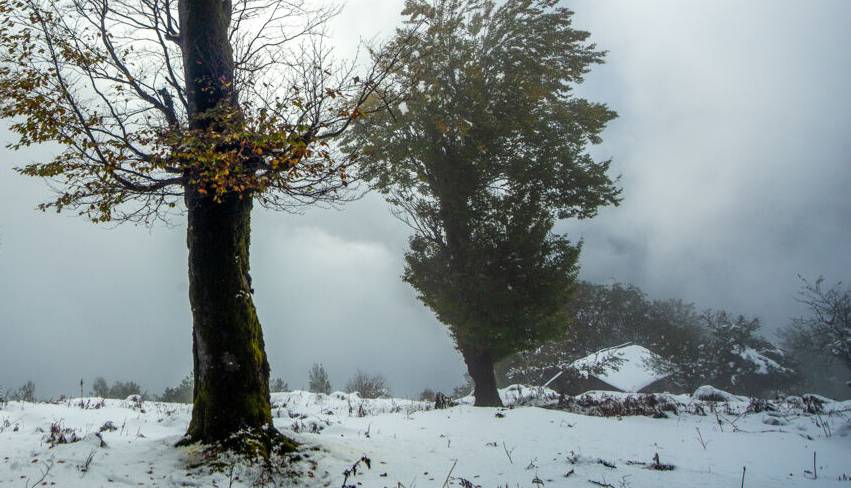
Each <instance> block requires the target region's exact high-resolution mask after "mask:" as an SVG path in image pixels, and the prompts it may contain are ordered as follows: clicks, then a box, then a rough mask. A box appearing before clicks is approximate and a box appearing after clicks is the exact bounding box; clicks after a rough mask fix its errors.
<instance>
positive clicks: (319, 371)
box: [307, 363, 331, 395]
mask: <svg viewBox="0 0 851 488" xmlns="http://www.w3.org/2000/svg"><path fill="white" fill-rule="evenodd" d="M307 383H308V390H310V392H311V393H324V394H326V395H328V394H330V393H331V381H330V380H329V379H328V372H326V371H325V366H323V365H322V364H319V363H313V367H311V368H310V373H309V374H308V377H307Z"/></svg>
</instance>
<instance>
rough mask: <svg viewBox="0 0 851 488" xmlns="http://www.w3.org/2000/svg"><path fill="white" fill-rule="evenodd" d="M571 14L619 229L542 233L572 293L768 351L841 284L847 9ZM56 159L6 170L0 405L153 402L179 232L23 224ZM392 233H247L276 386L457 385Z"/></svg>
mask: <svg viewBox="0 0 851 488" xmlns="http://www.w3.org/2000/svg"><path fill="white" fill-rule="evenodd" d="M569 6H570V7H571V8H572V9H574V10H575V11H576V24H577V25H578V26H579V27H581V28H584V29H587V30H589V31H591V33H592V39H593V40H594V41H595V42H596V43H597V44H598V45H599V47H601V48H602V49H606V50H608V51H609V55H608V58H607V64H605V65H603V66H598V67H597V68H595V69H594V71H593V72H592V73H591V74H590V75H589V76H588V78H587V80H586V83H585V85H583V86H582V87H581V88H580V89H579V93H580V94H582V95H583V96H586V97H589V98H592V99H594V100H596V101H604V102H606V103H608V104H610V105H611V106H612V108H614V109H615V110H617V111H618V112H619V114H620V117H619V118H618V119H617V120H616V121H614V122H613V123H612V124H611V125H610V127H609V129H608V130H607V131H606V132H605V134H604V139H605V142H604V143H603V144H602V145H600V146H597V147H594V148H593V150H592V151H593V154H594V155H595V156H597V157H599V158H612V159H613V161H614V163H613V171H614V172H615V173H616V174H620V175H621V180H620V182H621V185H622V186H623V188H624V192H623V196H624V201H623V204H622V205H621V206H620V207H618V208H609V209H604V210H603V211H602V212H601V213H600V215H599V216H598V217H597V218H595V219H592V220H588V221H583V222H561V223H560V224H559V226H558V229H559V231H563V232H567V233H568V234H569V235H570V236H571V237H572V238H575V239H580V238H581V239H583V241H584V247H583V252H582V256H581V258H580V263H581V266H582V273H581V276H582V278H583V279H586V280H590V281H594V282H602V283H606V282H611V281H619V282H630V283H634V284H636V285H638V286H640V287H641V288H642V289H644V290H645V291H646V292H648V293H649V294H650V295H651V296H654V297H659V298H667V297H678V298H682V299H684V300H687V301H693V302H695V303H697V305H698V306H699V307H701V308H702V307H713V308H724V309H727V310H730V311H732V312H736V313H744V314H749V315H758V316H760V317H762V318H763V319H764V322H765V326H766V329H767V332H768V333H771V332H772V331H774V330H776V329H777V328H778V327H781V326H783V325H784V324H785V323H786V322H787V320H788V319H789V317H791V316H793V315H796V314H799V313H801V311H802V310H801V307H800V305H799V304H798V303H796V302H795V294H796V291H797V290H798V288H799V282H798V280H797V277H796V275H797V274H799V273H800V274H803V275H805V276H807V277H815V276H817V275H820V274H822V275H824V276H825V277H826V278H827V280H828V281H831V282H832V281H839V280H844V281H847V280H848V279H849V278H851V253H849V252H848V247H849V246H848V243H849V242H851V226H849V222H851V203H849V199H848V188H849V187H851V138H849V136H848V128H849V127H851V96H849V95H848V91H847V87H848V86H851V55H849V53H848V50H847V47H848V46H849V45H851V30H849V29H848V28H847V27H848V25H850V24H851V4H849V3H847V2H844V1H842V0H837V1H827V0H820V1H817V2H792V1H775V0H762V1H749V2H733V1H716V2H682V1H667V2H661V1H660V2H635V1H632V0H622V1H608V2H599V1H592V0H583V1H577V2H573V3H570V4H569ZM400 10H401V2H399V1H389V0H382V1H373V0H369V1H366V0H350V1H349V3H348V4H347V5H346V7H345V9H344V11H343V13H342V14H341V16H340V17H339V18H337V19H336V20H335V21H334V24H333V25H332V28H331V32H332V34H333V38H334V40H335V42H336V43H337V44H339V45H340V46H341V51H342V52H344V53H349V52H351V47H352V46H353V45H354V44H356V43H357V40H358V39H359V38H361V37H367V38H371V37H373V36H375V35H387V34H389V33H390V32H391V30H392V28H393V27H394V26H395V25H396V24H397V23H398V21H399V20H400V17H399V16H398V12H399V11H400ZM376 19H380V20H379V21H377V22H376ZM0 138H2V140H3V142H4V143H5V142H8V141H9V140H10V136H9V134H8V133H7V132H5V131H3V132H2V134H0ZM55 149H56V148H50V147H41V148H36V149H33V150H31V151H29V152H26V153H13V152H10V151H7V150H3V152H2V160H3V162H2V164H0V195H2V205H0V385H2V386H3V387H16V386H18V385H20V384H21V383H23V382H25V381H27V380H33V381H35V382H36V385H37V392H36V394H37V395H38V396H40V397H46V396H51V395H57V394H59V393H66V394H71V393H73V392H74V391H77V389H78V388H79V381H80V378H85V380H86V382H87V383H88V384H90V383H91V380H92V379H93V378H94V377H95V376H99V375H100V376H105V377H106V378H107V379H109V380H116V379H132V380H134V381H137V382H138V383H140V384H141V385H142V386H143V387H144V388H146V389H148V390H149V391H151V392H153V393H159V392H160V391H162V389H163V388H164V387H165V386H168V385H173V384H175V383H177V382H178V381H179V380H180V378H182V377H183V376H185V375H186V374H187V373H188V372H189V370H190V368H191V363H192V361H191V335H190V333H191V321H190V314H189V305H188V299H187V278H186V259H187V250H186V245H185V235H184V234H185V227H184V224H183V222H182V221H181V220H180V219H179V218H176V219H175V220H174V225H173V226H171V227H167V226H163V225H159V226H155V227H154V228H152V229H148V228H145V227H134V226H132V225H126V226H119V227H115V228H113V227H108V226H98V225H93V224H90V223H88V222H86V221H83V220H82V219H79V218H76V217H74V216H73V214H68V215H65V214H62V215H56V214H54V213H41V212H38V211H35V210H33V207H34V206H35V205H36V204H37V203H38V202H40V201H42V200H44V199H46V198H48V197H49V189H48V188H47V186H46V185H45V184H44V183H43V182H40V181H37V180H33V179H28V178H25V177H22V176H18V175H16V174H14V172H13V171H12V169H11V168H12V166H13V165H16V164H21V163H24V162H26V161H29V160H32V159H35V158H45V157H47V156H48V155H50V154H52V153H53V152H54V151H55ZM408 232H409V231H408V229H407V228H406V227H405V226H404V225H403V224H401V223H400V222H398V221H397V220H395V219H394V218H393V216H392V215H391V214H390V211H389V209H388V208H387V206H386V205H385V204H384V202H383V201H382V200H381V198H380V197H378V196H376V195H368V196H367V197H365V198H363V199H361V200H359V201H356V202H354V203H351V204H349V205H348V206H346V207H345V208H344V209H342V210H329V209H311V210H309V211H307V212H305V213H304V214H301V215H293V214H286V213H272V212H267V211H263V210H258V211H256V212H255V215H254V222H253V235H252V276H253V278H254V288H255V290H256V295H255V301H256V305H257V308H258V311H259V315H260V319H261V321H262V323H263V325H264V332H265V339H266V346H267V352H268V354H269V361H270V364H271V367H272V375H273V376H280V377H283V378H284V379H285V380H286V381H288V382H289V385H290V387H293V388H299V387H304V386H305V385H306V380H307V370H308V368H309V367H310V365H311V364H312V363H313V362H322V363H324V364H325V366H326V368H327V369H328V372H329V375H330V377H331V382H332V385H333V386H334V387H335V388H342V387H343V385H344V383H345V381H346V379H347V378H348V377H349V376H350V375H351V374H352V373H353V372H354V370H355V369H357V368H360V369H363V370H365V371H367V372H372V373H382V374H384V375H385V376H386V377H387V378H388V380H389V382H390V384H391V386H392V387H393V392H394V393H395V394H397V395H405V394H415V393H416V392H418V391H420V390H422V389H423V388H425V387H431V388H434V389H442V390H444V391H446V390H450V389H451V388H452V387H453V386H455V385H457V384H459V383H461V382H462V380H463V378H462V376H463V370H464V369H463V363H462V361H461V358H460V355H459V354H458V353H457V352H456V351H455V350H454V347H453V344H452V341H451V339H450V338H449V336H448V334H447V332H446V330H445V328H444V327H443V326H442V325H441V324H440V323H438V322H437V321H436V319H435V318H434V317H433V315H432V314H431V312H430V311H429V310H428V309H426V308H425V307H424V306H422V305H421V304H420V303H419V302H418V301H417V299H416V295H415V292H414V291H413V290H412V289H411V288H410V287H409V286H407V285H405V284H404V283H402V281H401V279H400V275H401V273H402V254H403V253H404V251H405V248H406V245H407V236H408ZM87 388H88V387H87Z"/></svg>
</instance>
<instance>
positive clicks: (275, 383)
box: [269, 378, 290, 393]
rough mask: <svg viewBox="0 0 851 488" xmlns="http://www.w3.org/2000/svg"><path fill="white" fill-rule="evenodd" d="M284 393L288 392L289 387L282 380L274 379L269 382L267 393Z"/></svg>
mask: <svg viewBox="0 0 851 488" xmlns="http://www.w3.org/2000/svg"><path fill="white" fill-rule="evenodd" d="M285 391H290V385H289V383H287V382H286V381H284V379H283V378H275V379H274V380H272V381H271V382H269V392H271V393H281V392H285Z"/></svg>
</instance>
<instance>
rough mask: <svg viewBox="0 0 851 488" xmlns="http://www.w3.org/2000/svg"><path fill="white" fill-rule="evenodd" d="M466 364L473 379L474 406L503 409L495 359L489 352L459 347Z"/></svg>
mask: <svg viewBox="0 0 851 488" xmlns="http://www.w3.org/2000/svg"><path fill="white" fill-rule="evenodd" d="M459 348H460V349H461V355H462V356H463V357H464V362H465V363H467V372H469V373H470V377H471V378H473V384H474V388H473V396H474V397H475V398H476V401H475V403H474V404H473V406H476V407H501V406H503V405H502V400H501V399H500V398H499V391H497V388H496V376H495V375H494V367H493V359H492V358H491V355H490V353H489V352H487V351H484V350H481V349H477V348H475V347H470V346H464V345H459Z"/></svg>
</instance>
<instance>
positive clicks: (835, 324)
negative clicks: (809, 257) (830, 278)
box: [781, 277, 851, 386]
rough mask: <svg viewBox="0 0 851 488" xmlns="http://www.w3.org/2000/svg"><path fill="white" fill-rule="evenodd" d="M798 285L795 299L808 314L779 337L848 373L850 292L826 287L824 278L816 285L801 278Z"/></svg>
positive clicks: (850, 358) (850, 356)
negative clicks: (804, 307)
mask: <svg viewBox="0 0 851 488" xmlns="http://www.w3.org/2000/svg"><path fill="white" fill-rule="evenodd" d="M801 282H802V285H801V291H800V293H799V298H798V300H799V301H800V302H801V303H803V304H804V305H805V306H806V307H807V312H808V314H807V315H805V316H802V317H799V318H796V319H793V320H792V323H791V324H790V325H789V327H787V328H786V329H785V330H784V331H783V332H782V334H781V335H782V336H783V337H784V341H785V342H786V344H787V345H789V346H790V347H794V348H799V349H804V350H807V351H809V352H812V353H817V354H819V355H821V356H822V357H823V358H824V359H825V363H826V364H827V365H830V363H831V362H833V361H837V360H838V361H839V362H841V363H843V364H844V365H845V367H846V368H847V369H849V370H851V289H849V288H844V287H843V285H842V283H837V284H836V285H834V286H833V287H830V288H825V287H824V278H823V277H819V278H818V279H817V280H816V281H815V283H811V282H809V281H807V280H806V279H804V278H801ZM848 385H849V386H851V378H849V381H848Z"/></svg>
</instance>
